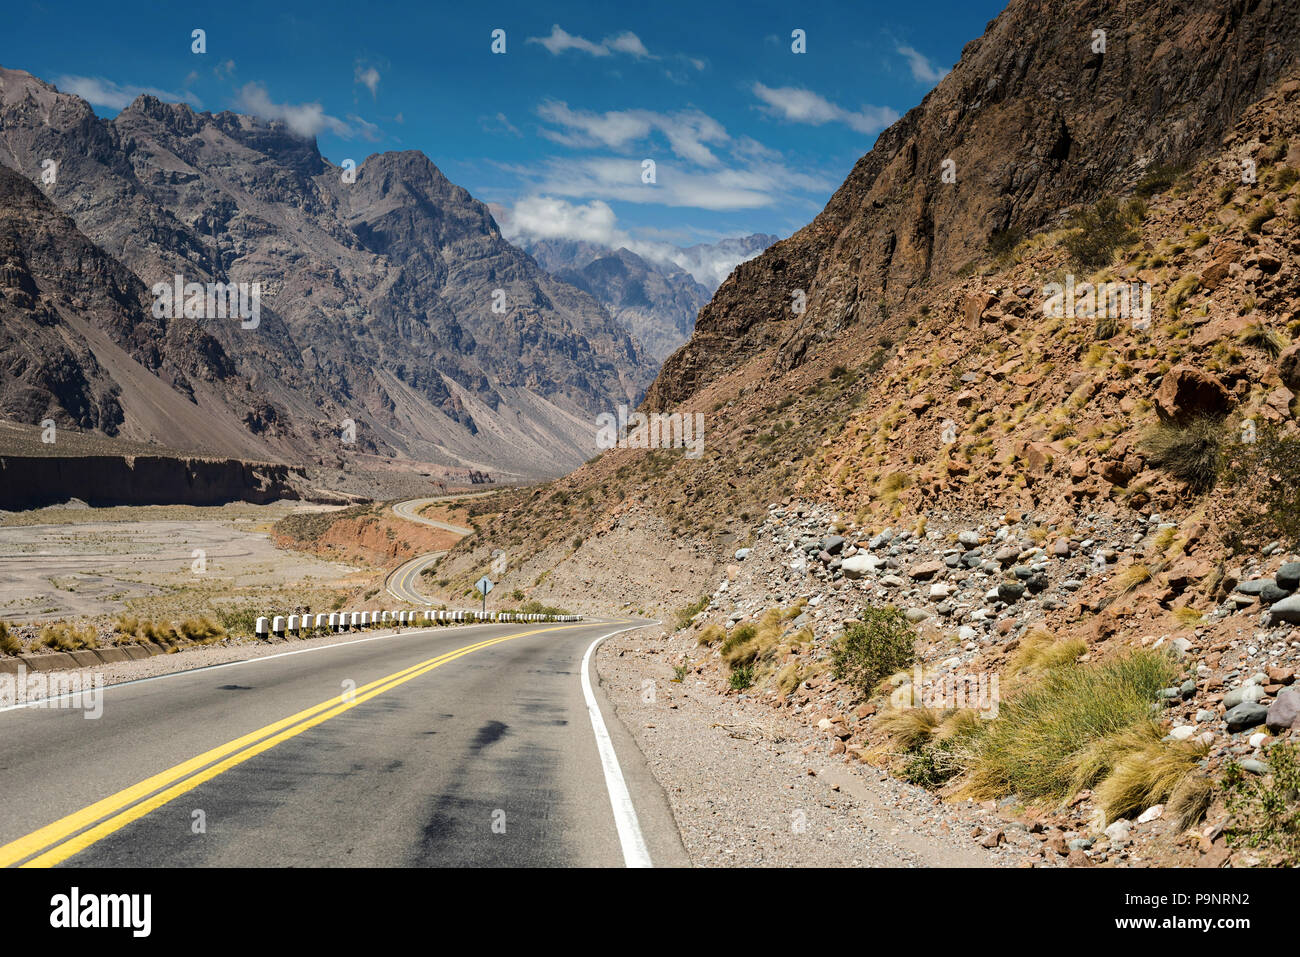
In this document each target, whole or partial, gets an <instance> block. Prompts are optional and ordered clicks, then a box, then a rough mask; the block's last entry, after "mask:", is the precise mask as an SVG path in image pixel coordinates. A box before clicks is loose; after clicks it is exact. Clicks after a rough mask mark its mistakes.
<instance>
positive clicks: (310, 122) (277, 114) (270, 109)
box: [239, 83, 379, 139]
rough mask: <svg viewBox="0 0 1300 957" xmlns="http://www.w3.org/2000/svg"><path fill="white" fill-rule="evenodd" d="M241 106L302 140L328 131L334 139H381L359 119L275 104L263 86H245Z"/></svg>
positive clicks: (297, 105) (316, 105) (310, 106)
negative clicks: (278, 121) (275, 123)
mask: <svg viewBox="0 0 1300 957" xmlns="http://www.w3.org/2000/svg"><path fill="white" fill-rule="evenodd" d="M239 106H240V108H241V109H244V110H247V111H248V112H250V113H253V114H255V115H257V116H260V117H262V119H265V120H280V121H282V122H283V123H284V125H285V126H287V127H289V129H290V130H292V131H293V132H294V133H296V134H297V135H298V136H302V137H313V136H317V135H319V134H320V133H322V132H325V131H326V130H328V131H329V132H331V133H333V134H334V135H335V136H340V137H342V138H344V139H354V138H356V137H357V136H362V137H365V138H366V139H375V138H377V137H378V134H379V128H378V127H376V126H375V125H374V124H373V123H368V122H366V121H365V120H363V119H361V118H360V117H358V116H349V117H348V120H349V121H351V122H345V121H344V120H340V119H339V118H338V117H335V116H330V115H329V114H328V113H326V112H325V110H324V108H323V107H322V106H321V105H320V104H319V103H275V102H273V101H272V100H271V97H270V96H269V95H268V94H267V92H266V87H264V86H262V85H261V84H260V83H249V84H246V85H245V86H244V87H243V89H241V90H240V91H239Z"/></svg>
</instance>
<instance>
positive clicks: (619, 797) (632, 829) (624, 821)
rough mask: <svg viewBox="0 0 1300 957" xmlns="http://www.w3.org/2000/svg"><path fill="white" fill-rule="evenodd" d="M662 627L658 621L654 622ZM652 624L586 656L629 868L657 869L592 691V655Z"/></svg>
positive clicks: (587, 686)
mask: <svg viewBox="0 0 1300 957" xmlns="http://www.w3.org/2000/svg"><path fill="white" fill-rule="evenodd" d="M654 624H658V622H654ZM646 627H649V626H648V625H644V624H639V625H630V626H628V627H627V628H618V629H616V630H614V631H611V632H609V633H608V634H604V635H601V636H600V637H599V638H597V639H596V640H595V641H593V642H592V643H591V644H590V645H588V646H587V653H586V654H584V655H583V656H582V696H583V697H584V698H585V699H586V701H587V714H588V715H589V716H590V717H591V728H592V730H593V731H594V732H595V733H596V749H597V750H598V751H599V752H600V764H601V768H602V769H603V770H604V772H605V790H607V791H608V792H609V804H610V807H611V808H612V809H613V811H614V826H615V827H616V828H618V842H619V844H620V845H622V848H623V863H624V864H625V865H626V866H627V867H654V864H653V863H651V861H650V851H649V850H648V849H647V848H646V846H645V838H644V837H643V836H642V834H641V823H640V822H639V821H638V820H637V817H636V808H635V807H633V805H632V795H631V794H629V793H628V790H627V782H626V781H624V780H623V769H622V768H620V767H619V764H618V755H617V754H616V753H615V752H614V742H613V741H612V740H611V739H610V736H609V728H607V727H606V726H605V719H604V718H603V717H602V716H601V714H600V705H598V704H597V703H596V695H595V694H594V693H593V692H592V690H591V678H590V677H589V675H588V672H589V665H590V664H591V655H592V652H594V651H595V650H596V648H597V647H598V646H599V645H600V643H601V642H602V641H604V640H605V639H606V638H608V637H610V636H611V635H617V634H619V633H620V632H624V631H632V630H633V629H636V628H646Z"/></svg>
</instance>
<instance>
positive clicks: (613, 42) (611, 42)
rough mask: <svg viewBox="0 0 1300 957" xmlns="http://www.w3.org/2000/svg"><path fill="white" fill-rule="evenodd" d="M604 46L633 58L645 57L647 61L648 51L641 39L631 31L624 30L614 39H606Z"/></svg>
mask: <svg viewBox="0 0 1300 957" xmlns="http://www.w3.org/2000/svg"><path fill="white" fill-rule="evenodd" d="M605 44H606V45H607V46H608V47H609V48H610V49H611V50H613V51H614V52H616V53H626V54H628V55H630V56H634V57H645V58H647V59H649V57H650V51H649V50H647V49H646V48H645V44H644V43H642V42H641V38H640V37H639V36H637V35H636V34H635V33H633V32H632V31H631V30H625V31H624V32H623V33H620V34H619V35H618V36H615V37H608V38H606V40H605Z"/></svg>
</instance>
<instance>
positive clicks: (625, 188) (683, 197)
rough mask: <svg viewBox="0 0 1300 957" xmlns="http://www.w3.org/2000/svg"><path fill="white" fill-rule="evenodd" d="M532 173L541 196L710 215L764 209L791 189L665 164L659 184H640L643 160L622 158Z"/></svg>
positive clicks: (745, 174) (766, 180) (771, 181)
mask: <svg viewBox="0 0 1300 957" xmlns="http://www.w3.org/2000/svg"><path fill="white" fill-rule="evenodd" d="M530 172H532V173H533V175H535V176H536V177H537V180H538V181H537V192H539V193H547V194H551V195H555V196H564V197H569V198H572V199H602V200H618V201H622V202H627V203H652V204H658V205H663V206H689V207H692V208H695V209H710V210H734V209H759V208H762V207H764V206H768V205H771V204H772V203H773V202H774V201H775V194H776V193H777V192H781V191H784V189H785V188H786V184H785V183H781V182H779V181H777V179H776V178H775V177H773V176H772V175H770V174H767V173H765V172H762V171H757V170H728V169H714V170H708V171H701V172H695V171H690V170H687V169H682V168H678V167H677V166H674V165H670V164H665V163H659V164H657V166H656V182H655V183H654V184H647V183H643V182H642V181H641V160H640V159H636V158H628V157H622V156H597V157H587V158H585V159H579V160H551V161H550V162H549V163H547V164H546V165H545V166H544V167H543V168H542V169H541V170H540V171H536V170H532V171H530Z"/></svg>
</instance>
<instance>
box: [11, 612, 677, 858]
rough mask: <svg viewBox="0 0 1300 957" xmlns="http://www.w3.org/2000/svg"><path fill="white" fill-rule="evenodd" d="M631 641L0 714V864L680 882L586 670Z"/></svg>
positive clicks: (340, 660) (464, 631)
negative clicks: (341, 869) (531, 873)
mask: <svg viewBox="0 0 1300 957" xmlns="http://www.w3.org/2000/svg"><path fill="white" fill-rule="evenodd" d="M643 624H645V623H643V622H633V621H630V620H627V619H623V620H620V621H605V622H583V623H581V624H562V625H533V626H521V625H500V624H493V625H473V626H468V627H462V628H443V629H434V630H423V631H414V632H407V633H405V634H402V635H386V636H376V637H369V638H360V639H357V640H355V641H349V642H343V643H339V644H335V645H329V646H323V647H317V648H309V649H300V650H296V651H290V652H287V653H284V654H280V655H274V656H268V657H264V658H255V659H250V660H247V661H242V662H234V663H230V664H225V665H218V666H214V667H209V668H202V669H196V670H192V671H184V672H179V673H176V674H171V675H165V676H161V677H156V678H150V679H144V680H140V681H135V682H128V683H125V684H119V685H114V686H110V687H108V688H106V689H104V691H103V699H102V702H101V703H102V715H101V716H100V717H99V718H98V719H97V720H86V718H85V716H84V714H83V711H82V710H78V709H76V708H72V707H67V706H65V707H61V708H39V709H38V708H30V707H19V708H16V709H11V710H8V711H4V712H0V793H3V794H4V795H5V807H6V811H5V814H4V815H0V845H2V846H0V864H3V865H4V866H13V865H20V866H56V865H64V866H73V867H94V866H101V865H120V866H133V867H164V866H166V867H193V866H235V867H245V866H300V865H301V866H321V865H350V866H444V867H455V866H463V865H474V866H501V867H530V866H557V865H559V866H611V865H613V866H621V865H629V866H649V865H651V864H660V865H662V864H669V865H676V864H686V863H688V860H687V857H686V854H685V852H684V850H683V848H682V845H681V842H680V838H679V836H678V831H677V828H676V825H675V822H674V820H673V817H672V812H671V810H670V809H669V806H668V803H667V801H666V799H665V797H664V795H663V793H662V791H661V790H660V788H659V786H658V784H657V783H656V782H655V780H654V777H653V775H652V774H651V773H650V771H649V769H648V768H647V767H646V765H645V763H644V760H643V759H642V757H641V754H640V752H639V751H638V750H637V748H636V745H635V744H634V743H633V742H632V740H631V738H630V736H629V735H628V733H627V731H626V730H625V729H624V728H623V726H622V724H621V723H620V722H619V720H618V717H617V715H616V714H615V713H614V712H613V709H612V708H611V706H610V705H609V704H608V702H607V701H606V700H605V697H604V694H603V692H602V691H601V689H600V686H599V680H598V679H595V678H594V674H593V669H592V666H591V657H592V650H593V649H594V648H595V646H596V644H598V643H599V641H600V640H602V639H603V638H604V637H607V636H608V635H609V634H612V633H615V632H617V631H621V630H627V629H629V628H637V627H641V626H642V625H643ZM593 679H594V680H593ZM63 701H64V704H65V705H66V704H67V703H68V702H67V699H66V698H65V699H63Z"/></svg>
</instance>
